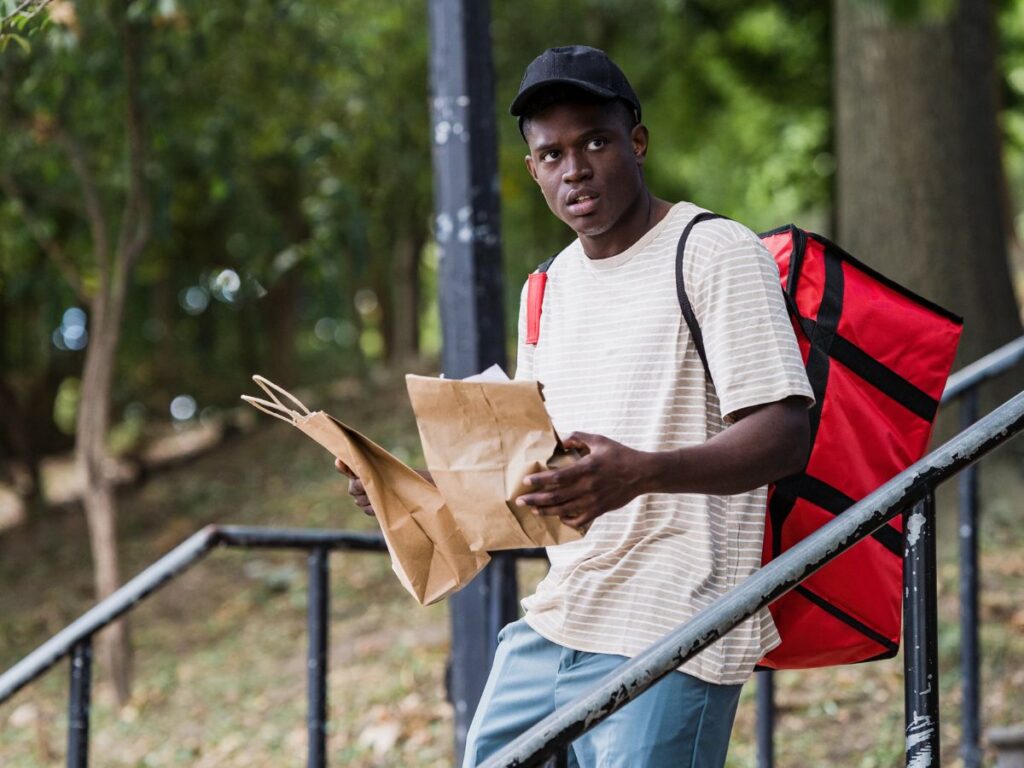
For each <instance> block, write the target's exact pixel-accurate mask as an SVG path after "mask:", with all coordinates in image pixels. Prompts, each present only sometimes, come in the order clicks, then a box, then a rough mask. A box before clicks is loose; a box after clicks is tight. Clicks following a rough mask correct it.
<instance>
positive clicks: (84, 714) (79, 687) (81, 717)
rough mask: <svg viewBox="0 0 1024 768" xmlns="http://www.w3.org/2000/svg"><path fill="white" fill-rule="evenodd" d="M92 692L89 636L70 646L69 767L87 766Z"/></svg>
mask: <svg viewBox="0 0 1024 768" xmlns="http://www.w3.org/2000/svg"><path fill="white" fill-rule="evenodd" d="M91 693H92V636H91V635H90V636H89V637H86V638H84V639H83V640H80V641H79V642H77V643H75V645H74V647H73V648H72V649H71V689H70V693H69V700H68V768H86V766H88V765H89V706H90V696H91Z"/></svg>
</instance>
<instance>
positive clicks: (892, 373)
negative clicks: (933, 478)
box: [526, 213, 963, 669]
mask: <svg viewBox="0 0 1024 768" xmlns="http://www.w3.org/2000/svg"><path fill="white" fill-rule="evenodd" d="M713 218H720V217H719V216H717V215H716V214H712V213H702V214H699V215H698V216H695V217H694V219H693V220H692V221H691V222H690V223H689V224H688V225H687V227H686V229H685V230H684V231H683V234H682V236H681V237H680V239H679V246H678V249H677V254H676V288H677V292H678V296H679V305H680V308H681V310H682V312H683V316H684V318H685V319H686V323H687V325H688V326H689V328H690V333H691V336H692V337H693V340H694V344H695V345H696V347H697V352H698V354H699V355H700V358H701V361H702V362H703V364H704V370H705V371H706V372H707V375H708V377H709V379H710V377H711V372H710V370H709V369H708V365H707V359H706V357H705V354H704V348H703V341H702V336H701V331H700V327H699V325H698V324H697V320H696V317H695V316H694V314H693V310H692V308H691V307H690V302H689V299H688V298H687V296H686V288H685V285H684V282H683V257H684V252H685V248H686V241H687V238H688V237H689V234H690V231H691V229H692V228H693V227H694V225H696V224H698V223H700V222H701V221H707V220H709V219H713ZM761 240H762V241H763V242H764V244H765V246H766V247H767V248H768V250H769V251H770V252H771V254H772V256H773V257H774V258H775V262H776V264H778V267H779V273H780V277H781V280H782V285H783V288H784V291H783V292H784V294H785V296H786V304H787V306H788V308H789V314H790V318H791V320H792V322H793V328H794V330H795V332H796V337H797V341H798V343H799V346H800V352H801V354H802V355H803V359H804V365H805V366H806V368H807V377H808V379H809V380H810V383H811V388H812V389H813V390H814V399H815V405H814V407H813V408H812V409H811V411H810V420H811V452H810V457H809V459H808V462H807V466H806V467H805V468H804V470H803V471H802V472H800V473H798V474H796V475H792V476H790V477H787V478H783V479H782V480H779V481H778V482H776V483H774V484H773V485H771V486H769V489H768V510H767V516H766V521H765V536H764V549H763V555H762V563H767V562H769V561H770V560H772V559H773V558H775V557H777V556H778V555H779V554H781V553H782V552H784V551H785V550H787V549H789V548H790V547H791V546H793V545H794V544H795V543H797V542H798V541H800V540H801V539H803V538H804V537H805V536H807V535H808V534H810V533H812V532H813V531H815V530H817V529H818V528H819V527H821V526H822V525H824V524H825V523H826V522H828V521H829V520H831V519H832V518H833V517H834V516H836V515H838V514H839V513H841V512H843V511H844V510H845V509H847V508H848V507H849V506H851V505H852V504H853V503H854V502H856V501H858V500H860V499H862V498H863V497H864V496H866V495H867V494H868V493H870V492H871V491H873V490H875V489H876V488H877V487H878V486H880V485H882V484H883V483H885V482H886V481H887V480H889V479H890V478H892V477H893V476H894V475H896V474H898V473H899V472H901V471H902V470H904V469H906V468H907V467H908V466H910V465H911V464H912V463H913V462H915V461H917V460H918V459H919V458H921V456H923V455H924V452H925V450H926V449H927V446H928V439H929V437H930V434H931V428H932V422H933V421H934V419H935V414H936V411H937V409H938V403H939V398H940V397H941V395H942V390H943V388H944V387H945V384H946V378H947V377H948V375H949V371H950V368H951V367H952V365H953V357H954V354H955V353H956V346H957V343H958V341H959V338H960V331H961V329H962V325H963V321H962V320H961V319H960V318H959V317H957V316H955V315H953V314H952V313H950V312H947V311H946V310H944V309H942V308H941V307H939V306H937V305H935V304H933V303H931V302H929V301H927V300H925V299H923V298H921V297H920V296H917V295H915V294H914V293H912V292H911V291H909V290H907V289H906V288H904V287H902V286H900V285H898V284H896V283H894V282H893V281H892V280H889V279H888V278H886V277H884V276H883V275H880V274H879V273H877V272H875V271H874V270H872V269H870V268H869V267H867V266H865V265H864V264H861V263H860V262H859V261H857V260H856V259H854V258H853V257H852V256H850V255H849V254H848V253H846V252H845V251H843V250H842V249H841V248H839V247H838V246H836V245H835V244H834V243H831V242H830V241H828V240H827V239H825V238H824V237H821V236H820V235H815V234H812V233H810V232H805V231H804V230H802V229H798V228H797V227H795V226H793V225H789V226H785V227H780V228H778V229H774V230H772V231H770V232H765V233H764V234H762V235H761ZM552 261H553V259H549V260H548V261H546V262H544V264H542V265H541V266H540V267H538V269H537V271H536V272H534V273H533V274H531V275H530V276H529V279H528V288H527V338H526V342H527V343H528V344H536V343H537V340H538V335H539V329H540V314H541V310H542V304H543V297H544V283H545V280H546V278H547V275H546V272H547V269H548V267H549V266H550V265H551V262H552ZM902 594H903V543H902V528H901V520H900V519H899V518H896V519H895V520H893V521H892V522H890V523H888V524H887V525H885V526H884V527H882V528H880V529H879V530H877V531H875V532H874V533H873V534H872V535H871V536H870V537H869V538H867V539H865V540H863V541H861V542H860V543H859V544H857V545H856V546H854V547H852V548H851V549H849V550H848V551H847V552H845V553H844V554H842V555H840V556H839V557H837V558H836V559H835V560H833V561H832V562H830V563H829V564H828V565H826V566H825V567H823V568H822V569H821V570H819V571H818V572H817V573H815V574H814V575H812V576H811V577H810V578H808V579H807V580H806V581H804V582H803V584H801V585H800V586H798V587H796V588H795V589H793V590H792V591H790V592H788V593H787V594H785V595H784V596H783V597H781V598H780V599H779V600H777V601H775V603H773V604H772V605H771V607H770V610H771V613H772V618H773V619H774V620H775V624H776V626H777V627H778V630H779V634H780V635H781V637H782V643H781V644H780V645H779V646H778V647H777V648H775V650H773V651H772V652H771V653H769V654H768V655H767V656H766V657H765V658H764V659H762V661H761V665H762V666H764V667H770V668H773V669H800V668H807V667H822V666H829V665H834V664H852V663H855V662H860V661H870V660H873V659H882V658H888V657H890V656H894V655H895V654H896V652H897V651H898V650H899V640H900V616H901V610H900V609H901V599H902Z"/></svg>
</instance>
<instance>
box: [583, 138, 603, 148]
mask: <svg viewBox="0 0 1024 768" xmlns="http://www.w3.org/2000/svg"><path fill="white" fill-rule="evenodd" d="M607 143H608V142H607V141H605V140H604V139H602V138H599V137H595V138H593V139H591V140H590V141H588V142H587V149H601V147H603V146H604V145H605V144H607Z"/></svg>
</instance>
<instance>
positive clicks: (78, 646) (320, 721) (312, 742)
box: [0, 525, 545, 768]
mask: <svg viewBox="0 0 1024 768" xmlns="http://www.w3.org/2000/svg"><path fill="white" fill-rule="evenodd" d="M217 547H241V548H264V549H298V550H305V551H306V552H308V553H309V588H308V592H307V630H308V649H307V722H306V728H307V732H308V736H309V750H308V755H307V765H308V766H310V768H322V766H325V765H326V764H327V751H326V746H327V739H326V734H327V730H326V727H325V726H326V722H327V648H328V644H327V640H328V627H329V621H328V607H329V596H330V583H329V575H330V571H329V555H330V553H331V552H333V551H335V550H344V551H347V552H386V551H387V547H386V545H385V544H384V538H383V537H382V536H381V535H380V534H375V533H358V532H354V531H329V530H311V529H297V528H260V527H249V526H237V525H208V526H206V527H205V528H203V529H201V530H200V531H198V532H197V533H195V534H193V535H192V536H190V537H189V538H188V539H186V540H185V541H184V542H182V543H181V544H179V545H178V546H177V547H175V548H174V549H172V550H171V551H170V552H168V553H167V554H166V555H164V556H163V557H162V558H160V559H159V560H157V561H156V562H155V563H153V564H152V565H150V566H149V567H148V568H146V569H145V570H143V571H142V572H141V573H139V574H138V575H137V576H136V577H135V578H133V579H132V580H131V581H129V582H127V583H126V584H125V585H124V586H123V587H121V588H120V589H118V590H117V591H116V592H114V593H113V594H112V595H111V596H110V597H108V598H106V599H105V600H103V601H101V602H100V603H98V604H97V605H95V606H94V607H93V608H91V609H90V610H88V611H87V612H86V613H84V614H82V616H80V617H79V618H78V619H76V620H75V621H74V622H72V623H71V624H69V625H68V626H67V627H65V628H64V629H62V630H61V631H60V632H58V633H57V634H56V635H54V636H53V637H51V638H50V639H49V640H47V641H46V642H45V643H43V644H42V645H41V646H39V647H38V648H37V649H36V650H34V651H32V652H31V653H30V654H29V655H28V656H26V657H24V658H23V659H22V660H21V661H19V662H17V663H16V664H15V665H14V666H12V667H11V668H10V669H8V670H7V671H6V672H4V673H3V674H2V675H0V704H2V703H3V702H5V701H6V700H7V699H9V698H11V697H12V696H13V695H14V694H15V693H17V692H18V691H19V690H21V689H22V688H24V687H25V686H26V685H28V684H29V683H31V682H32V681H33V680H35V679H36V678H38V677H39V676H40V675H42V674H43V673H44V672H46V671H47V670H48V669H50V668H51V667H52V666H53V665H55V664H56V663H57V662H59V661H60V660H61V659H63V658H64V657H66V656H70V659H71V664H70V676H71V683H70V686H69V691H68V747H67V765H68V766H70V767H71V768H85V767H86V766H87V765H88V760H89V707H90V702H91V690H92V637H93V635H95V634H96V633H97V632H98V631H100V630H101V629H103V628H104V627H105V626H107V625H108V624H110V623H111V622H113V621H115V620H116V619H118V618H119V617H121V616H123V615H124V614H126V613H128V612H129V611H131V610H132V609H133V608H135V607H136V606H137V605H138V604H139V603H140V602H141V601H142V600H144V599H145V598H146V597H148V596H149V595H150V594H152V593H153V592H155V591H156V590H158V589H160V588H161V587H163V586H164V585H166V584H168V583H169V582H170V581H172V580H173V579H174V578H176V577H177V576H180V575H181V574H182V573H184V572H185V571H186V570H188V569H189V568H191V567H192V566H193V565H195V564H196V563H198V562H199V561H200V560H202V559H203V558H205V557H206V555H208V554H209V553H210V552H211V551H213V550H214V549H216V548H217ZM500 555H501V556H504V557H514V558H517V559H518V558H538V557H545V554H544V550H543V549H523V550H516V551H515V552H514V553H511V552H510V553H500Z"/></svg>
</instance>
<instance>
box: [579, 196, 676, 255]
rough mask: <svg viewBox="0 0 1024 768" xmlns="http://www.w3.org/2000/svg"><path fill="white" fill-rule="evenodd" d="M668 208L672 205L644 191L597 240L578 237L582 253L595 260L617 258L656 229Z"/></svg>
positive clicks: (583, 236)
mask: <svg viewBox="0 0 1024 768" xmlns="http://www.w3.org/2000/svg"><path fill="white" fill-rule="evenodd" d="M671 208H672V205H671V203H668V202H666V201H665V200H662V199H660V198H657V197H655V196H654V195H652V194H651V193H650V191H649V190H647V189H644V191H643V194H641V195H638V196H637V200H636V203H634V205H632V206H631V207H630V209H629V210H628V211H626V213H625V214H624V215H623V217H622V219H621V220H620V221H619V222H618V223H617V224H616V226H614V227H613V228H612V229H610V230H609V231H607V232H603V233H601V234H600V235H597V236H596V237H587V236H586V235H580V245H582V246H583V253H585V254H586V256H587V258H588V259H594V260H600V259H607V258H610V257H612V256H617V255H618V254H620V253H622V252H623V251H626V250H628V249H629V248H630V247H631V246H632V245H634V244H635V243H636V242H637V241H638V240H639V239H640V238H641V237H643V236H644V235H646V234H647V233H648V232H650V231H651V230H652V229H653V228H654V227H655V226H657V224H658V223H659V222H660V221H661V220H662V219H664V218H665V216H666V215H667V214H668V212H669V210H670V209H671Z"/></svg>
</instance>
